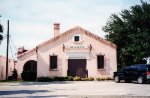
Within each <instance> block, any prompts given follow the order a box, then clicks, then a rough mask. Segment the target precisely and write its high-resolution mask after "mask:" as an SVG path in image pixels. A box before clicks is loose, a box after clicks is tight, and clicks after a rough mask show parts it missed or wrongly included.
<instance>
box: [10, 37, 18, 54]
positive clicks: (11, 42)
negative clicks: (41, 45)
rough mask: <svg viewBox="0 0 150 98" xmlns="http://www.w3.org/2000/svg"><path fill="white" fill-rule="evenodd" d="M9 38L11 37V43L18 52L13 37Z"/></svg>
mask: <svg viewBox="0 0 150 98" xmlns="http://www.w3.org/2000/svg"><path fill="white" fill-rule="evenodd" d="M9 37H10V41H11V43H12V45H13V46H14V47H15V49H16V51H18V49H17V47H16V45H15V44H14V42H13V41H12V38H11V36H9Z"/></svg>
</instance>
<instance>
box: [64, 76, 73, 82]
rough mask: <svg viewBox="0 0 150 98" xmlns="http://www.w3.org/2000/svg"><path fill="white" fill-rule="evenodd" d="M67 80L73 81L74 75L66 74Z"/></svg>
mask: <svg viewBox="0 0 150 98" xmlns="http://www.w3.org/2000/svg"><path fill="white" fill-rule="evenodd" d="M65 80H66V81H73V77H71V76H66V77H65Z"/></svg>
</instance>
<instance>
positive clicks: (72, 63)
mask: <svg viewBox="0 0 150 98" xmlns="http://www.w3.org/2000/svg"><path fill="white" fill-rule="evenodd" d="M23 70H24V71H36V72H37V77H48V76H79V77H94V78H96V77H112V76H113V72H114V71H116V70H117V58H116V45H114V44H113V43H111V42H109V41H106V40H104V39H103V38H101V37H99V36H97V35H95V34H93V33H91V32H89V31H87V30H85V29H83V28H81V27H78V26H77V27H74V28H72V29H70V30H68V31H66V32H64V33H60V25H59V23H55V24H54V38H52V39H49V40H47V41H45V42H43V43H41V44H39V45H37V46H36V47H35V48H33V49H31V50H29V51H26V52H24V53H21V54H19V55H18V74H19V76H20V77H21V73H22V71H23Z"/></svg>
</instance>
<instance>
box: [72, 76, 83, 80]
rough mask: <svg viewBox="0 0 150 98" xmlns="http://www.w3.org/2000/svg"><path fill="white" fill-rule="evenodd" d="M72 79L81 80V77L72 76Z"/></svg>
mask: <svg viewBox="0 0 150 98" xmlns="http://www.w3.org/2000/svg"><path fill="white" fill-rule="evenodd" d="M73 80H74V81H81V78H80V77H77V76H76V77H74V78H73Z"/></svg>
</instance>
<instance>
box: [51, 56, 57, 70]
mask: <svg viewBox="0 0 150 98" xmlns="http://www.w3.org/2000/svg"><path fill="white" fill-rule="evenodd" d="M50 69H57V56H50Z"/></svg>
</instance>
